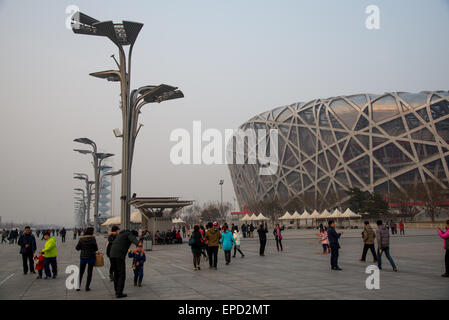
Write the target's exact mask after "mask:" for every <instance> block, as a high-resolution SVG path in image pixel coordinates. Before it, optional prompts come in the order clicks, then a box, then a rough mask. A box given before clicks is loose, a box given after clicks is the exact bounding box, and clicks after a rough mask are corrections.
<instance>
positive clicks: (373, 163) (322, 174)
mask: <svg viewBox="0 0 449 320" xmlns="http://www.w3.org/2000/svg"><path fill="white" fill-rule="evenodd" d="M240 128H241V129H244V130H245V129H248V128H254V129H267V130H268V129H273V128H274V129H278V133H279V146H278V151H279V168H278V171H277V173H276V174H275V175H271V176H261V175H259V174H258V169H259V166H258V165H257V164H243V165H242V164H230V165H229V170H230V173H231V178H232V181H233V185H234V190H235V193H236V196H237V198H238V201H239V204H240V206H243V205H245V204H250V203H252V202H254V201H262V200H264V199H267V198H269V197H274V196H275V197H277V198H278V199H280V200H281V202H282V203H283V204H286V203H287V202H289V201H292V200H296V199H297V201H300V202H302V203H303V204H304V205H305V207H307V208H312V209H313V207H315V208H318V209H324V208H332V207H334V206H337V205H339V204H341V203H342V202H343V201H345V200H346V199H345V198H347V195H346V193H345V192H344V191H345V190H347V189H348V188H351V187H358V188H360V189H362V190H369V191H376V192H379V193H380V194H382V195H388V194H393V192H398V191H400V192H406V191H405V190H406V189H407V186H408V185H409V184H412V183H418V182H423V181H428V180H429V179H430V180H434V181H436V182H437V183H439V184H440V185H442V186H443V187H445V188H447V184H448V178H449V168H448V161H449V93H448V91H434V92H429V91H424V92H421V93H405V92H395V93H385V94H383V95H372V94H359V95H352V96H339V97H333V98H328V99H324V100H320V99H317V100H313V101H310V102H308V103H297V104H292V105H289V106H283V107H279V108H276V109H273V110H271V111H268V112H265V113H262V114H260V115H258V116H256V117H254V118H252V119H251V120H249V121H248V122H246V123H245V124H243V125H242V126H241V127H240ZM234 156H235V150H234Z"/></svg>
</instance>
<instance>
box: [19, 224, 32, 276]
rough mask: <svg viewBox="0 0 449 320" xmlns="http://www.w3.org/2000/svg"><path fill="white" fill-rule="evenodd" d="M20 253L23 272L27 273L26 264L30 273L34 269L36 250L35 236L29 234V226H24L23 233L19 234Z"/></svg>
mask: <svg viewBox="0 0 449 320" xmlns="http://www.w3.org/2000/svg"><path fill="white" fill-rule="evenodd" d="M18 244H19V246H20V253H21V254H22V263H23V274H27V273H28V264H29V266H30V268H29V269H30V273H36V272H35V271H34V261H33V257H34V253H35V252H36V238H34V236H33V235H32V234H31V229H30V227H28V226H27V227H25V230H24V233H23V234H22V235H21V236H20V238H19V242H18Z"/></svg>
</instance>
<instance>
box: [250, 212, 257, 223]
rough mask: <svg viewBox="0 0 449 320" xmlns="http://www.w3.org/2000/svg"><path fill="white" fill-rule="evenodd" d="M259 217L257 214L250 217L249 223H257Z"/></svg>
mask: <svg viewBox="0 0 449 320" xmlns="http://www.w3.org/2000/svg"><path fill="white" fill-rule="evenodd" d="M257 220H258V219H257V215H256V214H255V213H253V214H252V215H251V216H250V217H249V221H257Z"/></svg>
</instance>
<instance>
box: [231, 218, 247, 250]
mask: <svg viewBox="0 0 449 320" xmlns="http://www.w3.org/2000/svg"><path fill="white" fill-rule="evenodd" d="M233 236H234V240H235V246H234V255H233V256H232V257H233V258H235V255H236V254H237V251H238V252H239V253H240V254H241V256H242V258H243V257H244V256H245V255H244V254H243V252H242V250H241V249H240V238H241V236H240V231H239V227H238V226H234V232H233Z"/></svg>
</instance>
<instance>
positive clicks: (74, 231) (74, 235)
mask: <svg viewBox="0 0 449 320" xmlns="http://www.w3.org/2000/svg"><path fill="white" fill-rule="evenodd" d="M77 233H78V231H77V230H76V228H73V240H76V235H77Z"/></svg>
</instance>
